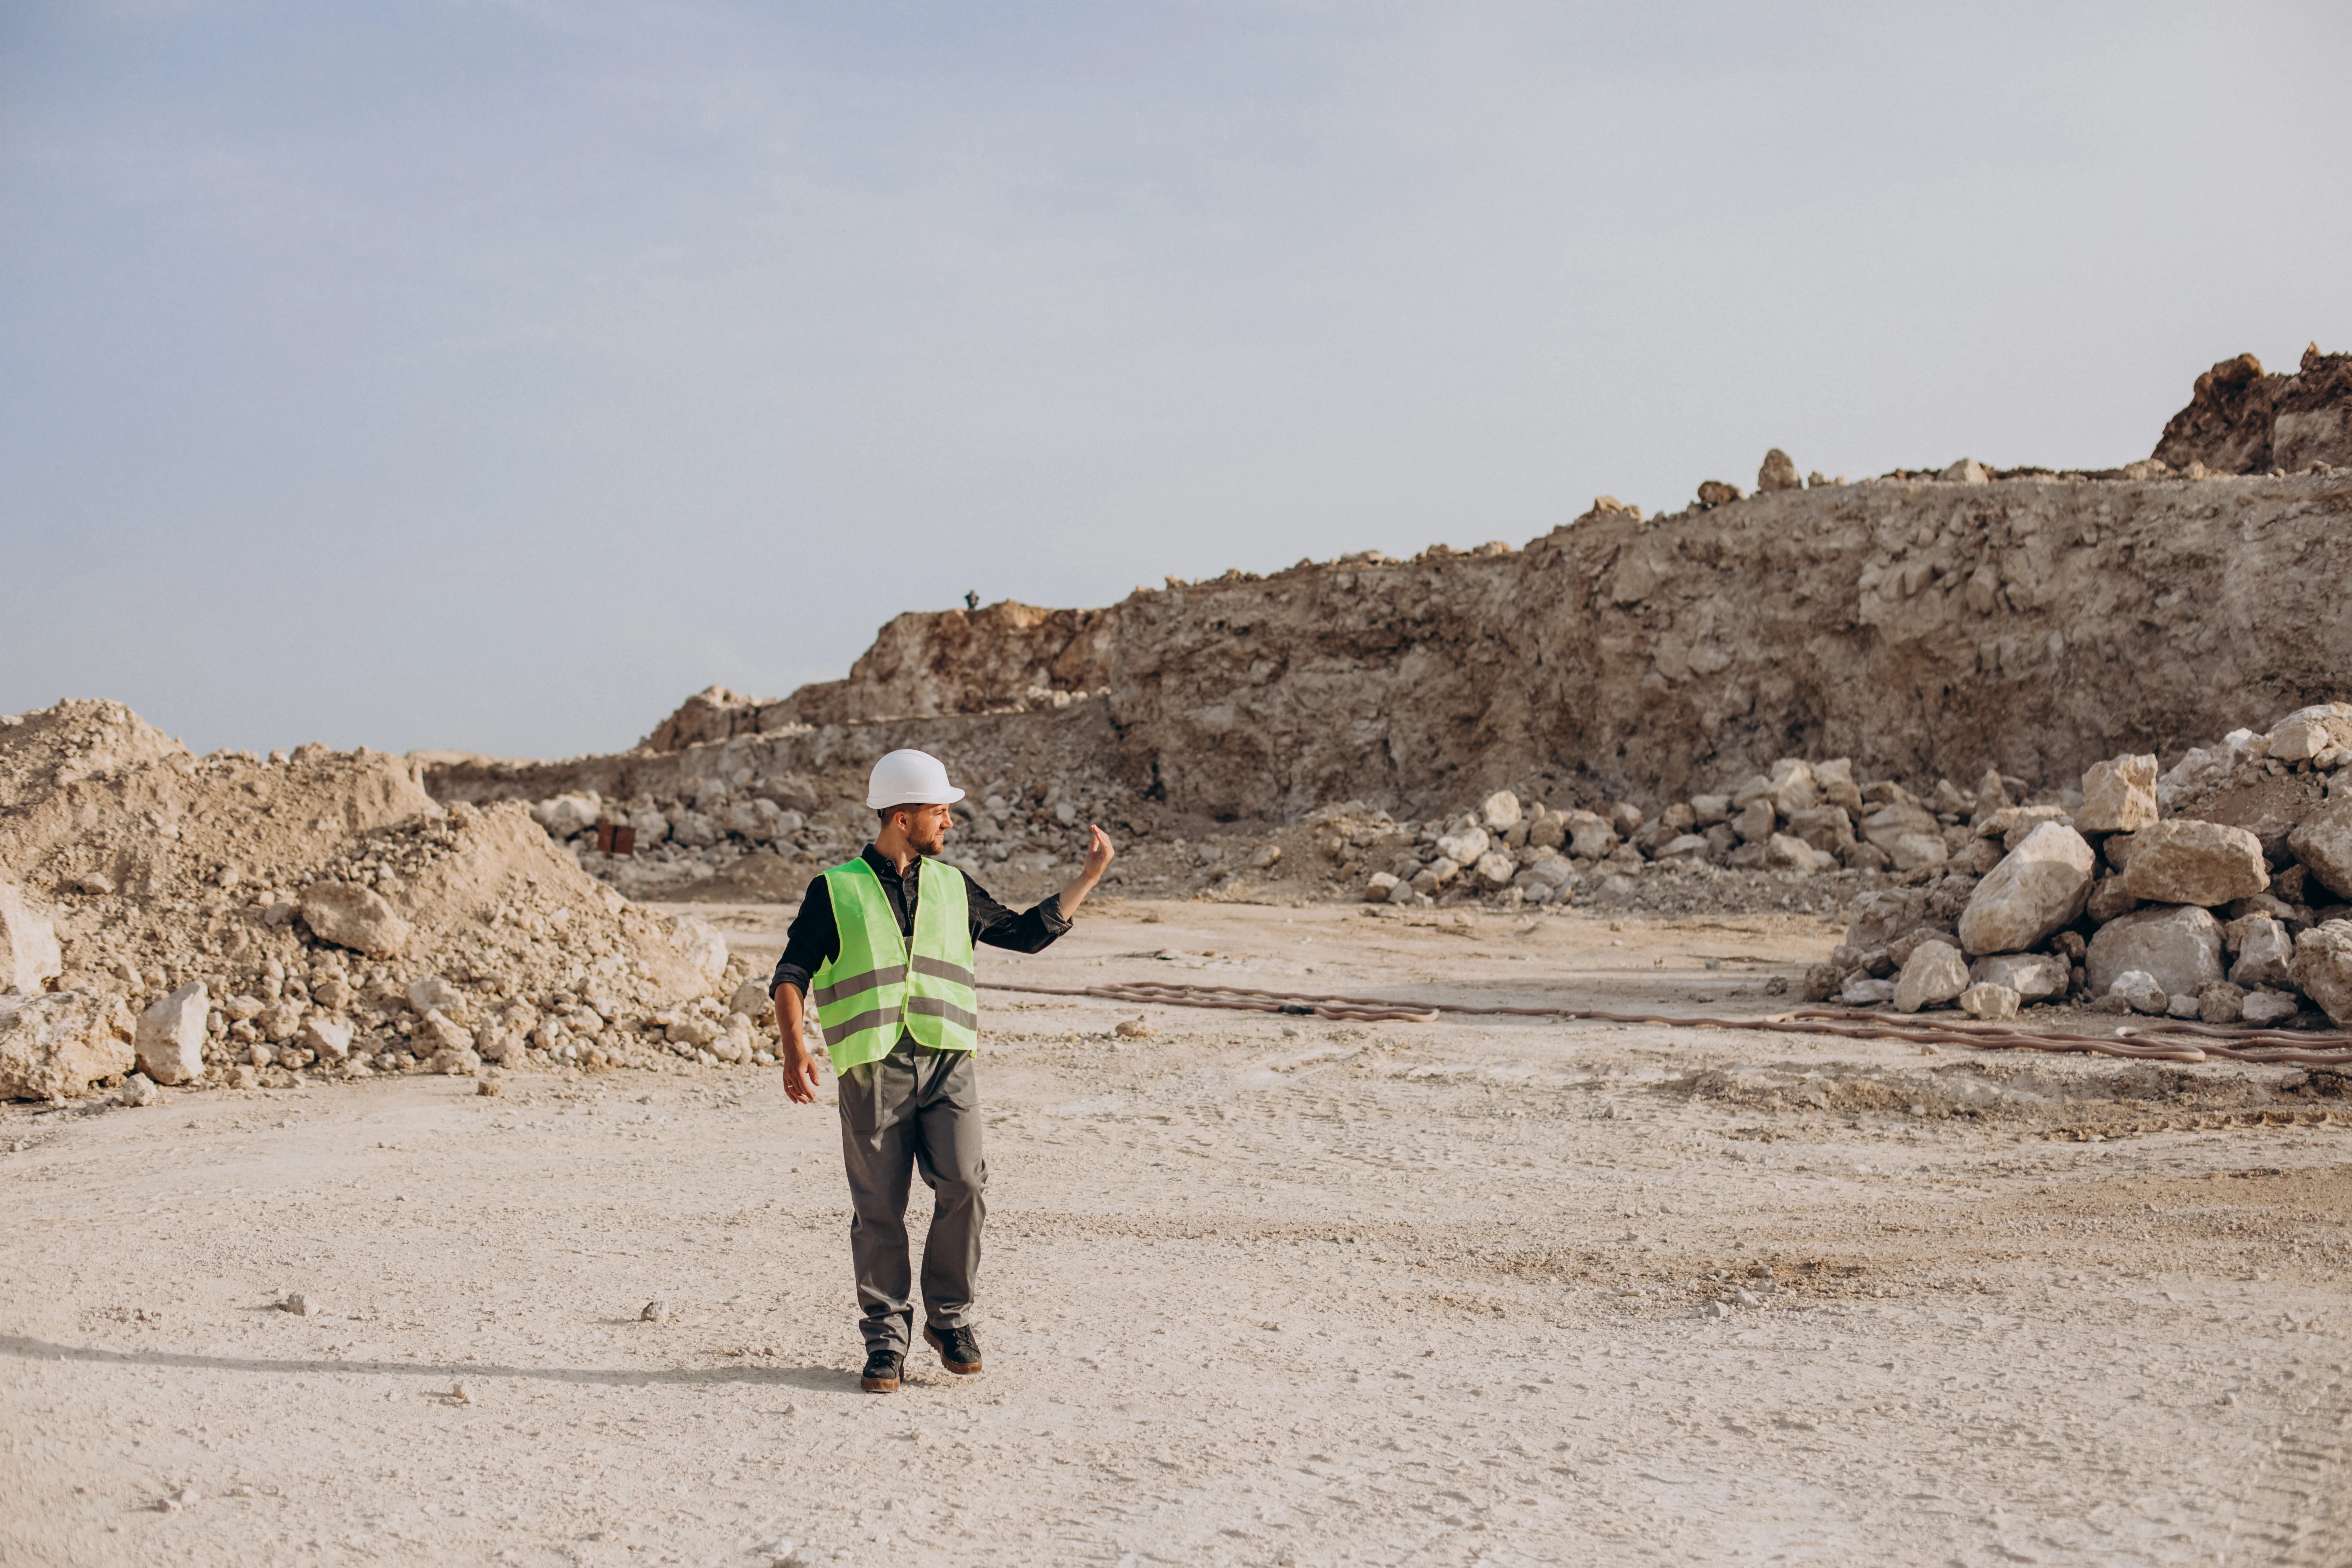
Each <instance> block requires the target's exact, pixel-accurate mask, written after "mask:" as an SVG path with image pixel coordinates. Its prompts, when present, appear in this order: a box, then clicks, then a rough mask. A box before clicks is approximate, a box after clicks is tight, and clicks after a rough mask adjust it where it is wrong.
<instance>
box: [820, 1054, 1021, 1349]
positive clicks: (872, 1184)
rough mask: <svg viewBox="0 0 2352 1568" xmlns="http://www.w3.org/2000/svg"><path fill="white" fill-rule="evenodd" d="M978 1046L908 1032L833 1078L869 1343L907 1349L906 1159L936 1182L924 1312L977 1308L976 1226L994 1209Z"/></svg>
mask: <svg viewBox="0 0 2352 1568" xmlns="http://www.w3.org/2000/svg"><path fill="white" fill-rule="evenodd" d="M971 1058H972V1053H971V1052H970V1051H934V1050H928V1049H926V1048H924V1047H921V1046H919V1045H917V1044H916V1043H915V1042H914V1040H913V1039H912V1038H911V1037H906V1036H901V1037H899V1040H898V1046H897V1047H895V1048H894V1049H893V1050H892V1051H891V1052H890V1054H889V1055H888V1056H887V1057H884V1058H882V1059H881V1060H880V1061H878V1062H867V1063H866V1065H865V1066H864V1067H855V1068H850V1069H849V1070H848V1071H847V1072H845V1073H843V1074H842V1075H841V1077H840V1082H839V1084H838V1085H837V1089H838V1091H839V1098H840V1102H841V1155H842V1162H843V1163H844V1164H845V1166H847V1168H848V1172H849V1206H850V1211H851V1219H850V1222H849V1252H850V1258H851V1260H852V1262H853V1263H854V1264H855V1266H856V1270H857V1309H858V1330H859V1331H860V1332H862V1333H863V1334H864V1335H865V1336H866V1350H867V1351H869V1352H872V1351H877V1350H887V1351H896V1352H898V1354H900V1355H904V1354H906V1353H907V1349H908V1344H909V1343H910V1342H911V1341H912V1339H913V1337H914V1307H913V1304H912V1302H911V1301H910V1300H909V1299H908V1292H909V1289H910V1285H911V1281H910V1280H909V1279H908V1264H907V1195H908V1192H909V1191H910V1190H911V1188H910V1187H909V1185H908V1172H909V1171H920V1172H921V1173H922V1176H923V1184H924V1185H925V1186H927V1187H929V1188H930V1189H931V1193H932V1196H933V1203H934V1208H933V1211H932V1214H931V1234H930V1235H929V1237H928V1238H926V1239H925V1241H924V1243H923V1321H924V1322H925V1323H926V1324H928V1325H929V1326H930V1327H932V1328H938V1329H950V1328H961V1327H967V1326H970V1325H971V1324H973V1323H974V1322H975V1321H977V1320H976V1316H975V1314H974V1312H973V1310H972V1286H973V1282H974V1281H975V1279H977V1278H978V1277H979V1274H980V1227H981V1222H982V1220H984V1219H985V1218H987V1216H988V1201H987V1198H986V1195H985V1194H986V1191H987V1187H988V1162H987V1160H986V1159H984V1158H983V1157H982V1153H981V1147H980V1074H979V1071H978V1069H976V1068H974V1067H973V1065H972V1059H971Z"/></svg>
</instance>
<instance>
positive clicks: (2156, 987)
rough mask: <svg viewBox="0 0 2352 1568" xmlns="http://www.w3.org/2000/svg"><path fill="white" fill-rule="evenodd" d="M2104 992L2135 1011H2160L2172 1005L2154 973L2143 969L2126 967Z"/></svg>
mask: <svg viewBox="0 0 2352 1568" xmlns="http://www.w3.org/2000/svg"><path fill="white" fill-rule="evenodd" d="M2106 994H2108V995H2110V996H2113V997H2116V998H2117V999H2119V1000H2120V1001H2121V1002H2122V1003H2123V1004H2124V1005H2126V1006H2127V1007H2129V1008H2130V1009H2131V1010H2132V1011H2133V1012H2135V1013H2147V1014H2151V1015H2153V1014H2157V1013H2162V1012H2164V1011H2166V1010H2167V1009H2168V1008H2169V1007H2170V1006H2171V1005H2172V997H2171V996H2170V995H2169V994H2167V992H2166V991H2165V989H2164V987H2163V986H2162V985H2161V984H2158V981H2157V978H2156V976H2155V975H2153V974H2150V973H2148V972H2147V970H2145V969H2128V970H2126V971H2125V972H2124V973H2121V974H2118V975H2116V978H2115V980H2114V982H2113V983H2112V984H2109V985H2108V987H2107V991H2106Z"/></svg>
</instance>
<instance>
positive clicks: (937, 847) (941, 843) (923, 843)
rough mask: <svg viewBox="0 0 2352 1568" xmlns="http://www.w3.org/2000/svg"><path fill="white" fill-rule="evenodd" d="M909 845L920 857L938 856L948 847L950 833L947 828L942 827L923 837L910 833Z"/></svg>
mask: <svg viewBox="0 0 2352 1568" xmlns="http://www.w3.org/2000/svg"><path fill="white" fill-rule="evenodd" d="M907 843H908V847H910V848H912V849H913V850H914V851H915V853H916V854H918V855H937V854H939V853H940V851H941V850H943V849H945V848H946V847H948V832H947V829H946V828H944V827H941V828H937V829H934V830H932V831H930V832H929V833H928V834H925V835H923V836H922V837H918V836H917V834H914V833H909V834H908V835H907Z"/></svg>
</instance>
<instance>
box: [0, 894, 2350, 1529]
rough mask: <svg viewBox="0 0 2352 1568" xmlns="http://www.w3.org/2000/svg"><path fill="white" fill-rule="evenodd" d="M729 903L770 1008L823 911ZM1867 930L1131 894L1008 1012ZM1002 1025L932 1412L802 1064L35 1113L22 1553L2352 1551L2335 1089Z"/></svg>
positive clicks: (1531, 1037) (1409, 1029)
mask: <svg viewBox="0 0 2352 1568" xmlns="http://www.w3.org/2000/svg"><path fill="white" fill-rule="evenodd" d="M701 912H702V913H703V914H704V915H705V916H706V917H708V918H712V919H714V920H715V921H716V922H717V923H719V924H720V925H721V927H722V929H725V930H726V931H727V932H728V935H729V939H730V943H731V944H733V945H734V946H735V947H736V948H737V950H738V951H739V952H746V953H747V954H748V955H751V956H753V957H754V958H755V960H756V959H757V958H758V956H759V955H760V954H761V952H765V953H766V954H768V955H770V956H772V953H773V952H774V951H775V949H776V947H777V946H779V945H780V944H781V942H782V926H783V923H784V921H785V920H786V919H787V918H788V916H789V913H790V911H789V910H777V909H775V908H773V907H764V908H763V907H756V906H751V907H743V908H721V909H718V910H713V909H711V908H710V907H709V906H704V907H703V908H702V910H701ZM1830 940H1833V933H1832V931H1830V930H1829V928H1827V927H1825V926H1823V925H1822V924H1820V923H1819V922H1818V921H1815V920H1813V919H1812V918H1811V917H1803V916H1793V915H1792V916H1761V917H1752V918H1740V919H1727V920H1716V921H1706V920H1692V921H1675V922H1648V921H1637V920H1633V919H1631V918H1628V919H1625V920H1621V921H1613V922H1612V921H1608V920H1606V919H1591V918H1586V917H1583V916H1580V915H1572V914H1571V915H1564V916H1563V915H1554V916H1546V917H1542V918H1533V917H1517V918H1504V917H1499V916H1496V915H1493V914H1490V913H1478V914H1473V915H1468V916H1466V917H1465V920H1462V921H1456V920H1455V919H1454V912H1452V911H1444V910H1433V911H1423V912H1421V913H1419V914H1416V915H1413V916H1410V917H1400V916H1397V915H1393V914H1391V915H1387V916H1383V917H1377V918H1375V917H1367V916H1365V915H1363V914H1361V913H1359V912H1358V911H1356V910H1349V909H1334V908H1329V907H1314V908H1300V909H1284V908H1278V907H1250V906H1242V905H1234V904H1203V903H1182V904H1136V903H1128V904H1117V903H1114V904H1109V905H1101V904H1090V905H1089V906H1088V908H1087V911H1086V914H1085V917H1084V918H1083V919H1082V920H1081V921H1080V922H1079V924H1078V925H1077V927H1076V930H1074V931H1072V933H1071V934H1070V935H1069V936H1068V937H1066V938H1065V939H1064V940H1063V942H1060V943H1059V944H1057V945H1056V946H1055V948H1053V949H1051V950H1050V951H1049V952H1045V953H1043V954H1039V955H1036V956H1034V957H1025V958H1024V957H1016V956H1014V955H1012V954H1006V953H1001V952H985V953H983V955H982V972H983V976H984V978H986V979H990V980H998V981H1013V982H1018V983H1023V984H1046V985H1057V986H1059V985H1067V986H1076V985H1084V984H1096V983H1099V982H1102V981H1105V980H1111V979H1129V980H1140V979H1156V980H1163V981H1164V980H1171V979H1183V980H1190V981H1195V982H1200V983H1208V984H1244V985H1256V986H1262V987H1267V988H1272V989H1278V990H1286V991H1318V992H1339V993H1351V994H1379V995H1400V996H1415V997H1422V998H1447V997H1450V998H1455V999H1463V1000H1468V999H1472V998H1474V997H1475V999H1478V1000H1486V1001H1504V1002H1515V1001H1523V1002H1527V1003H1529V1004H1537V1003H1552V1004H1559V1003H1566V1004H1569V1005H1586V1006H1594V1005H1597V1006H1601V1007H1609V1006H1612V1005H1618V1004H1622V1005H1628V1006H1635V1007H1642V1008H1658V1007H1664V1006H1671V1007H1673V1008H1674V1009H1675V1010H1677V1011H1687V1012H1692V1013H1711V1014H1715V1015H1717V1016H1729V1015H1748V1014H1753V1013H1757V1012H1760V1011H1764V1010H1767V1009H1768V1008H1771V1007H1775V1006H1778V1005H1782V1000H1783V999H1782V997H1781V996H1780V995H1779V994H1775V993H1773V992H1771V991H1769V990H1768V987H1769V985H1770V984H1771V983H1772V982H1773V981H1774V980H1775V979H1776V978H1777V979H1780V980H1784V981H1787V982H1790V984H1793V983H1794V982H1795V981H1796V980H1797V978H1798V976H1799V975H1800V973H1801V967H1802V965H1803V963H1806V962H1809V961H1810V960H1811V959H1812V958H1814V957H1817V956H1818V954H1819V952H1820V951H1821V949H1822V945H1823V943H1824V942H1827V941H1830ZM982 1005H983V1013H984V1024H985V1038H986V1045H985V1051H986V1055H985V1057H984V1058H983V1065H982V1085H983V1089H984V1093H985V1095H986V1097H987V1100H988V1104H989V1116H990V1121H989V1136H990V1139H991V1141H992V1151H991V1152H992V1159H991V1173H992V1178H993V1180H992V1186H991V1192H990V1196H991V1200H992V1210H993V1212H992V1216H991V1224H990V1228H989V1237H990V1253H989V1258H988V1263H987V1268H986V1272H985V1275H984V1280H985V1291H986V1298H985V1307H986V1310H987V1317H986V1320H985V1322H984V1324H983V1326H982V1344H983V1346H984V1349H985V1352H986V1354H987V1359H988V1367H989V1370H988V1372H987V1373H986V1374H985V1375H983V1376H982V1377H980V1378H977V1379H972V1380H969V1381H965V1380H956V1379H952V1378H950V1377H949V1376H948V1375H947V1374H946V1373H944V1372H943V1371H941V1370H940V1369H939V1368H938V1367H937V1365H936V1364H935V1363H934V1361H933V1359H932V1358H930V1357H929V1355H927V1354H923V1353H918V1355H917V1356H916V1357H915V1358H914V1360H913V1361H912V1362H911V1363H910V1374H911V1375H910V1377H909V1380H908V1385H907V1387H906V1388H905V1390H904V1391H903V1392H901V1393H900V1394H897V1395H895V1396H891V1397H887V1398H885V1397H875V1396H870V1395H866V1394H860V1393H859V1392H858V1391H857V1386H856V1370H857V1365H858V1359H859V1350H858V1344H857V1340H856V1331H855V1327H854V1322H853V1312H854V1306H853V1302H852V1300H851V1292H850V1278H849V1268H848V1256H847V1252H848V1249H847V1246H846V1237H845V1231H846V1226H847V1211H846V1205H845V1191H844V1186H843V1182H842V1178H841V1175H840V1171H839V1155H838V1149H837V1142H836V1133H835V1121H834V1118H833V1113H832V1110H831V1109H830V1107H829V1105H822V1104H821V1105H819V1106H816V1107H793V1106H791V1105H789V1104H787V1103H786V1102H785V1100H784V1099H783V1097H782V1092H781V1090H780V1089H778V1087H777V1085H776V1083H775V1081H774V1078H773V1075H772V1072H771V1071H770V1070H767V1069H761V1068H749V1067H745V1068H694V1067H687V1068H683V1070H673V1071H670V1072H667V1073H664V1074H658V1075H656V1074H649V1073H638V1072H614V1073H603V1074H594V1075H591V1076H586V1077H582V1076H579V1075H578V1074H576V1073H573V1074H568V1075H563V1076H558V1075H555V1074H552V1073H544V1072H530V1071H520V1072H516V1073H513V1074H510V1075H509V1078H508V1079H507V1088H506V1092H505V1093H504V1094H503V1095H500V1096H499V1097H495V1098H491V1097H480V1096H477V1095H476V1093H475V1092H474V1089H475V1086H474V1082H473V1080H471V1079H442V1078H428V1079H420V1078H396V1079H394V1078H387V1079H370V1080H367V1081H364V1082H359V1083H350V1084H338V1085H332V1086H322V1087H319V1088H316V1089H288V1090H283V1091H271V1090H260V1091H248V1092H245V1093H237V1092H234V1091H205V1092H201V1093H194V1094H185V1095H175V1096H173V1097H172V1098H170V1099H169V1100H167V1101H166V1103H165V1105H164V1106H163V1107H161V1108H158V1109H153V1110H108V1111H102V1112H100V1111H91V1110H82V1109H79V1108H68V1109H66V1110H48V1111H42V1110H8V1111H7V1112H5V1115H0V1173H5V1178H0V1179H5V1182H6V1183H7V1187H8V1191H9V1194H10V1198H11V1202H10V1205H9V1213H10V1217H11V1220H12V1222H13V1223H12V1224H11V1226H9V1229H8V1235H7V1239H6V1241H5V1244H0V1268H5V1276H4V1277H5V1280H6V1289H5V1296H0V1300H5V1307H0V1350H5V1352H6V1353H5V1357H0V1388H4V1389H5V1395H0V1398H5V1408H6V1409H7V1411H8V1412H9V1422H8V1427H9V1442H8V1445H7V1447H6V1449H5V1462H0V1478H4V1479H5V1485H0V1499H5V1501H0V1556H5V1558H7V1559H8V1560H10V1561H24V1562H39V1563H51V1562H55V1563H65V1562H71V1563H151V1562H163V1561H170V1562H174V1563H231V1562H234V1563H239V1564H247V1563H277V1562H289V1563H290V1562H301V1563H358V1562H368V1563H382V1562H395V1563H396V1562H414V1563H448V1562H515V1563H587V1564H616V1565H617V1564H622V1563H752V1564H759V1565H761V1568H764V1565H765V1564H767V1563H772V1562H775V1561H779V1560H783V1559H787V1558H791V1559H796V1560H797V1561H799V1562H802V1563H817V1562H847V1563H891V1564H900V1563H903V1564H910V1565H911V1564H933V1563H937V1564H963V1563H1105V1564H1133V1565H1138V1568H1139V1565H1141V1564H1146V1563H1187V1564H1192V1563H1210V1564H1225V1563H1229V1564H1274V1563H1297V1564H1307V1563H1389V1564H1407V1563H1412V1564H1428V1563H1472V1562H1483V1563H1561V1562H1578V1563H1634V1562H1650V1561H1701V1562H1709V1563H1738V1562H1756V1563H1765V1562H1791V1563H1797V1562H1801V1563H1857V1564H1859V1563H1871V1564H1877V1563H1890V1562H1900V1563H1961V1564H1965V1565H1968V1568H1977V1565H1979V1564H1987V1565H1990V1564H1996V1563H2018V1562H2039V1563H2102V1564H2108V1563H2190V1562H2196V1563H2341V1562H2343V1561H2345V1560H2346V1558H2347V1552H2348V1551H2352V1504H2347V1502H2346V1501H2345V1500H2344V1499H2345V1493H2344V1489H2343V1484H2342V1483H2343V1480H2344V1477H2345V1446H2344V1445H2345V1437H2344V1424H2345V1422H2346V1420H2347V1416H2352V1389H2347V1382H2346V1373H2345V1363H2346V1351H2345V1345H2344V1338H2343V1336H2344V1332H2345V1329H2346V1326H2347V1317H2346V1312H2345V1287H2344V1280H2343V1268H2344V1265H2345V1253H2346V1246H2345V1239H2344V1233H2343V1228H2342V1226H2341V1215H2342V1213H2343V1210H2344V1206H2345V1204H2346V1202H2347V1199H2352V1177H2347V1172H2346V1150H2347V1133H2346V1129H2345V1127H2344V1125H2343V1124H2342V1121H2341V1120H2340V1119H2339V1116H2338V1114H2337V1112H2338V1108H2339V1107H2341V1106H2343V1105H2344V1104H2345V1103H2346V1101H2344V1100H2341V1099H2338V1098H2336V1097H2333V1096H2331V1095H2329V1094H2327V1093H2326V1092H2325V1090H2326V1089H2327V1088H2328V1087H2330V1086H2329V1085H2328V1084H2326V1083H2325V1082H2320V1081H2317V1080H2316V1078H2315V1077H2313V1078H2306V1076H2305V1075H2304V1074H2302V1073H2300V1072H2297V1071H2295V1070H2294V1069H2286V1068H2253V1067H2245V1066H2239V1065H2233V1064H2223V1063H2211V1064H2206V1065H2201V1066H2196V1067H2178V1066H2175V1065H2173V1064H2160V1065H2156V1066H2151V1065H2150V1064H2146V1063H2116V1062H2111V1061H2106V1060H2101V1059H2095V1058H2032V1059H2031V1060H2017V1059H2013V1058H2008V1057H2000V1056H1987V1055H1980V1054H1975V1053H1963V1052H1958V1051H1955V1050H1950V1049H1944V1050H1931V1049H1927V1048H1923V1047H1917V1046H1913V1045H1893V1044H1886V1045H1881V1044H1874V1043H1868V1042H1858V1041H1853V1040H1848V1039H1836V1038H1830V1037H1802V1036H1787V1035H1766V1034H1760V1033H1756V1032H1715V1031H1699V1030H1670V1029H1665V1028H1660V1027H1655V1026H1612V1025H1607V1024H1600V1023H1591V1022H1585V1023H1565V1024H1564V1023H1559V1022H1549V1021H1539V1020H1512V1021H1499V1022H1490V1023H1480V1024H1467V1023H1460V1022H1447V1023H1443V1024H1437V1025H1426V1026H1418V1025H1411V1024H1392V1025H1345V1024H1332V1023H1327V1022H1323V1021H1319V1020H1315V1019H1299V1018H1284V1017H1273V1016H1262V1015H1249V1014H1234V1013H1213V1012H1201V1011H1193V1010H1186V1009H1178V1008H1139V1007H1136V1006H1134V1005H1119V1004H1115V1003H1109V1002H1104V1001H1099V1000H1093V999H1079V998H1067V997H1058V996H1043V995H1034V994H1017V993H1007V992H1002V991H991V992H987V993H985V994H983V997H982ZM1137 1017H1141V1018H1143V1019H1144V1021H1145V1024H1146V1025H1147V1026H1149V1027H1150V1028H1152V1029H1153V1030H1155V1031H1156V1033H1154V1034H1152V1035H1151V1036H1150V1037H1143V1038H1129V1037H1121V1036H1119V1035H1118V1034H1116V1033H1115V1032H1114V1029H1113V1026H1114V1025H1115V1024H1116V1023H1118V1021H1121V1020H1128V1019H1133V1018H1137ZM2084 1021H2085V1023H2087V1022H2088V1020H2087V1019H2086V1020H2084ZM919 1204H920V1198H919ZM289 1292H299V1293H300V1294H301V1295H302V1296H303V1297H304V1298H305V1299H306V1300H307V1301H308V1302H309V1303H310V1304H311V1305H312V1306H313V1307H314V1309H315V1310H314V1312H313V1314H312V1315H296V1314H293V1313H289V1312H287V1311H284V1310H278V1307H277V1303H278V1302H279V1301H281V1300H284V1299H285V1298H286V1297H287V1296H288V1294H289ZM656 1300H658V1301H659V1302H661V1303H663V1306H664V1309H665V1310H664V1311H663V1313H662V1314H660V1316H661V1317H662V1319H663V1321H645V1320H644V1318H643V1317H642V1312H643V1310H644V1309H645V1307H646V1304H647V1303H648V1302H649V1301H656ZM182 1489H188V1491H187V1493H186V1495H185V1500H184V1502H182V1503H181V1504H180V1506H178V1507H177V1508H176V1509H174V1510H170V1511H159V1510H157V1508H156V1504H157V1502H158V1500H165V1499H168V1498H170V1497H172V1496H173V1494H175V1493H179V1492H181V1490H182Z"/></svg>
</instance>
